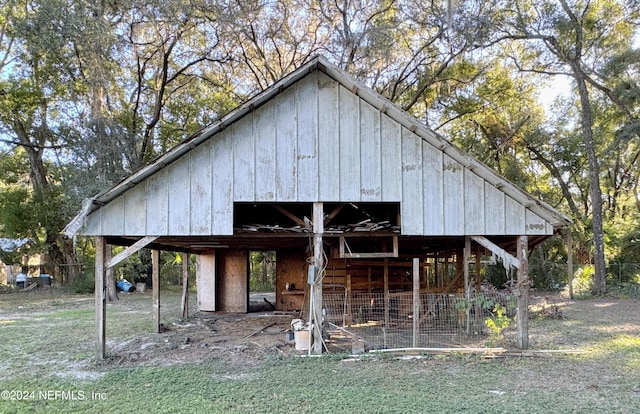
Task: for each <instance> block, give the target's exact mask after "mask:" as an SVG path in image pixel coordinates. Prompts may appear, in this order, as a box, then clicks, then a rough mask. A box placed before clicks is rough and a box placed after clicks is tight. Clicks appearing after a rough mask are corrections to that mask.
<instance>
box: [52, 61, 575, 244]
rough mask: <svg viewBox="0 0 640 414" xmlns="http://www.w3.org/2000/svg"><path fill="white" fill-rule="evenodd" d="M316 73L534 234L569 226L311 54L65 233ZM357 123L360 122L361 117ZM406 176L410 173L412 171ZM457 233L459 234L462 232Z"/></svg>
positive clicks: (125, 183) (101, 198) (104, 198)
mask: <svg viewBox="0 0 640 414" xmlns="http://www.w3.org/2000/svg"><path fill="white" fill-rule="evenodd" d="M316 71H318V72H320V73H322V74H324V75H325V76H326V77H328V78H329V79H331V80H332V81H335V82H336V83H337V84H338V85H339V86H340V87H341V88H342V89H344V90H345V91H347V92H346V93H347V94H350V95H353V96H354V97H357V98H356V99H359V100H360V101H362V102H365V103H366V105H368V107H371V108H373V109H374V110H375V111H377V113H379V114H381V115H380V116H381V117H384V118H385V119H389V120H391V121H392V122H395V123H397V124H398V125H399V126H400V127H401V130H402V133H403V138H402V140H403V142H404V140H405V138H404V136H405V135H407V136H410V137H409V138H411V139H412V138H414V137H418V138H419V140H421V141H422V142H423V145H422V146H423V147H424V146H425V145H424V144H427V145H426V147H427V148H428V150H429V151H432V152H433V151H435V152H437V153H440V154H442V155H441V157H443V159H445V158H446V160H448V161H447V162H449V161H450V163H449V164H447V162H445V161H442V163H445V164H446V165H444V167H442V168H445V169H446V168H449V167H452V168H453V170H454V171H455V170H456V169H462V170H463V171H462V172H460V173H459V174H462V177H463V178H462V180H464V177H467V176H469V177H470V181H473V180H475V181H477V182H479V185H480V186H484V188H485V189H483V190H481V193H478V194H476V195H475V196H477V197H480V198H482V197H484V198H485V199H488V198H490V196H491V194H494V195H495V194H499V195H500V196H501V197H502V196H503V195H504V197H505V198H506V199H507V200H510V201H512V202H513V203H515V204H517V205H518V206H520V207H521V208H520V211H521V212H522V214H521V213H518V214H520V215H522V216H523V219H522V221H525V219H524V215H525V214H524V213H527V214H530V215H531V216H532V217H534V220H533V221H534V222H535V223H534V225H535V226H541V227H540V229H539V231H537V233H536V234H550V232H551V233H552V232H553V231H554V230H556V229H558V228H562V227H566V226H567V225H568V224H570V223H571V220H570V219H569V218H568V217H567V216H565V215H564V214H562V213H560V212H558V211H557V210H555V209H554V208H552V207H551V206H549V205H548V204H546V203H544V202H542V201H540V200H538V199H536V198H534V197H533V196H531V195H529V194H528V193H526V192H525V191H523V190H521V189H520V188H518V187H517V186H515V185H514V184H512V183H511V182H509V181H508V180H506V179H505V178H504V177H502V176H500V175H499V174H497V173H496V172H495V171H493V170H492V169H491V168H489V167H487V166H486V165H484V164H482V163H481V162H479V161H478V160H476V159H474V158H473V157H471V156H470V155H469V154H467V153H465V152H464V151H462V150H460V149H459V148H457V147H456V146H455V145H453V144H452V143H450V142H449V141H447V140H446V139H444V138H442V137H441V136H439V135H438V134H436V133H435V132H433V131H432V130H430V129H429V128H428V127H427V126H425V125H424V124H422V123H421V122H420V121H418V120H417V119H416V118H414V117H413V116H411V115H409V114H408V113H406V112H404V111H402V110H401V109H399V108H398V107H397V106H395V105H394V104H393V103H391V102H390V101H389V100H387V99H386V98H384V97H382V96H381V95H379V94H378V93H376V92H374V91H373V90H371V89H370V88H368V87H366V86H365V85H363V84H362V83H360V82H358V81H356V80H355V79H353V78H352V77H351V76H349V75H348V74H346V73H345V72H343V71H342V70H340V69H339V68H337V67H336V66H334V65H332V64H331V63H329V62H328V61H327V60H326V59H325V58H323V57H322V56H317V57H315V58H313V59H312V60H311V61H309V62H308V63H307V64H305V65H303V66H302V67H300V68H299V69H297V70H296V71H294V72H293V73H291V74H290V75H288V76H286V77H285V78H283V79H282V80H280V81H279V82H277V83H276V84H274V85H273V86H272V87H270V88H268V89H266V90H265V91H263V92H262V93H260V94H258V95H256V96H255V97H253V98H252V99H250V100H248V101H247V102H245V103H244V104H242V105H241V106H239V107H238V108H236V109H235V110H233V111H231V112H230V113H228V114H227V115H225V116H223V117H221V118H220V119H218V120H217V121H216V122H215V123H213V124H212V125H211V126H209V127H206V128H204V129H202V130H201V131H199V132H198V133H196V134H194V135H192V136H191V137H189V138H187V139H185V140H184V141H183V142H181V143H180V144H178V145H176V146H175V147H173V148H172V149H170V150H169V151H168V152H166V153H165V154H163V155H161V156H160V157H158V158H157V159H156V160H155V161H154V162H153V163H151V164H149V165H148V166H146V167H144V168H142V169H140V170H138V171H137V172H135V173H133V174H132V175H130V176H129V177H127V178H125V179H124V180H122V181H120V182H119V183H117V184H116V185H114V186H112V187H111V188H109V189H107V190H105V191H103V192H101V193H99V194H97V195H96V196H94V197H93V198H91V199H89V200H85V203H83V208H82V211H80V213H79V214H78V215H77V216H76V217H75V218H74V219H73V220H72V221H71V222H70V223H69V224H68V225H67V227H66V228H65V230H64V232H65V233H66V234H67V235H68V236H72V235H74V234H77V233H79V232H81V230H83V231H84V234H100V230H99V229H97V228H94V229H93V230H92V231H90V232H89V233H87V232H86V227H87V226H86V224H87V217H89V216H91V215H92V213H95V212H96V211H98V210H101V209H102V207H104V206H107V205H109V204H110V203H113V202H114V201H116V200H119V199H122V197H123V195H125V194H126V193H127V192H130V191H132V189H134V188H135V187H136V186H139V185H140V184H141V183H144V182H145V181H146V180H149V179H150V178H152V177H153V176H154V175H155V174H157V173H159V172H160V171H163V170H164V169H166V167H168V166H170V165H173V164H175V163H176V162H177V161H179V160H181V159H183V157H185V156H186V155H187V154H189V153H195V150H196V149H198V148H201V145H202V144H204V143H207V141H209V140H211V138H212V137H215V136H217V135H224V132H225V130H226V129H227V128H228V127H230V126H232V125H234V124H236V123H238V122H239V121H241V120H242V119H243V118H245V117H247V116H248V115H250V114H253V113H255V111H257V110H258V109H259V108H261V107H263V106H265V105H267V104H269V103H271V102H273V101H274V99H275V98H276V97H278V95H280V94H283V93H285V92H286V91H287V90H289V89H290V87H292V86H293V85H295V84H297V83H299V82H301V80H303V79H304V78H305V77H307V76H308V75H309V74H312V73H314V72H316ZM318 112H320V111H318ZM343 115H344V114H343V113H340V114H339V116H340V117H342V116H343ZM333 121H336V120H335V119H334V120H333ZM316 122H320V121H316ZM358 122H361V121H358ZM399 139H400V138H399ZM234 145H235V144H234ZM298 145H300V144H298ZM398 145H399V144H398ZM403 145H404V144H403ZM411 145H413V148H412V149H416V151H418V152H420V151H425V150H424V149H421V147H420V145H418V146H417V147H416V146H415V145H417V144H415V143H413V142H412V143H411ZM210 151H211V152H213V150H211V149H210ZM410 156H411V155H410V152H409V151H405V152H403V154H402V163H403V168H404V169H405V170H406V171H409V170H410V169H411V168H413V167H412V166H411V165H404V164H405V161H406V158H407V157H410ZM212 162H214V161H212ZM412 162H413V163H421V162H426V161H425V160H422V155H420V156H419V160H417V161H416V160H414V161H412ZM408 164H411V162H409V163H408ZM421 168H426V167H422V166H421ZM295 173H296V171H295V169H294V174H295ZM403 174H404V173H403ZM408 174H410V172H409V173H408ZM312 179H313V178H312ZM413 179H414V180H415V183H416V184H418V185H419V184H420V183H421V182H422V181H421V180H422V175H421V176H420V177H417V176H416V177H413ZM464 189H466V187H464ZM361 191H374V190H368V189H364V188H363V189H361ZM422 191H424V192H427V191H426V190H421V192H420V194H421V196H422ZM428 195H429V194H424V196H422V197H424V198H425V199H426V198H427V197H428ZM316 198H318V199H317V200H316V201H337V200H323V199H321V198H320V197H319V195H317V192H316ZM372 200H374V199H372ZM234 201H235V200H234ZM242 201H251V200H250V199H247V200H242ZM258 201H260V200H258ZM262 201H264V200H262ZM274 201H279V200H277V199H274ZM280 201H281V200H280ZM291 201H296V199H292V200H291ZM307 201H308V200H307ZM343 201H351V200H343ZM363 201H364V200H363ZM398 201H400V200H398ZM403 201H404V199H403ZM457 202H461V203H464V202H465V200H458V201H457ZM122 203H124V201H122ZM421 205H422V204H421ZM102 214H103V215H104V214H108V212H107V213H104V212H102ZM120 214H121V215H122V214H124V213H120ZM94 216H95V214H94ZM403 216H404V215H403ZM407 216H408V215H407ZM487 219H488V218H487V217H483V220H487ZM422 220H423V219H422V218H421V221H420V223H422ZM540 220H542V221H543V222H541V221H540ZM404 225H405V221H404V217H403V228H404ZM425 226H426V224H425ZM527 226H528V225H527ZM549 227H550V228H549ZM536 228H537V227H536ZM147 233H148V232H147ZM403 233H404V231H403ZM467 233H468V232H467ZM201 234H203V233H201ZM225 234H229V233H228V232H227V233H225ZM407 234H420V231H419V230H416V231H410V232H409V233H407ZM456 234H459V232H458V233H456ZM471 234H473V233H471Z"/></svg>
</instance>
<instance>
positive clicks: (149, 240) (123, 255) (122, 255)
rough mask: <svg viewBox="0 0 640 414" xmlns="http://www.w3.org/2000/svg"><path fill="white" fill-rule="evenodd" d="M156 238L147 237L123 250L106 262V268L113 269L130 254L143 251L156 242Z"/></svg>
mask: <svg viewBox="0 0 640 414" xmlns="http://www.w3.org/2000/svg"><path fill="white" fill-rule="evenodd" d="M157 238H158V236H147V237H143V238H141V239H140V240H138V241H137V242H135V243H133V244H132V245H131V246H129V247H127V248H126V249H124V250H123V251H121V252H120V253H118V254H116V255H115V256H113V258H112V259H111V260H109V261H108V262H107V265H106V266H107V268H112V267H114V266H115V265H117V264H118V263H120V262H121V261H123V260H124V259H126V258H127V257H129V256H131V255H132V254H134V253H136V252H137V251H138V250H140V249H143V248H144V247H146V246H148V245H149V244H151V243H153V241H154V240H156V239H157Z"/></svg>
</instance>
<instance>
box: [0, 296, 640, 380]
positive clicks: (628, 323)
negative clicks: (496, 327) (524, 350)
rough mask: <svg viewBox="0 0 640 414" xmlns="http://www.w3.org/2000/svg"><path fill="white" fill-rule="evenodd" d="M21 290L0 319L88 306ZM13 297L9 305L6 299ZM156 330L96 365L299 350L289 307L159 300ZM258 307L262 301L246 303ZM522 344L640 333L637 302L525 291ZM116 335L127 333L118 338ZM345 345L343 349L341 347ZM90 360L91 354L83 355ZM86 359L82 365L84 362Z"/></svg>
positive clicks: (118, 312)
mask: <svg viewBox="0 0 640 414" xmlns="http://www.w3.org/2000/svg"><path fill="white" fill-rule="evenodd" d="M17 295H21V293H12V294H4V295H0V299H8V298H10V299H11V301H10V302H11V303H5V304H4V305H1V306H0V320H2V319H4V320H19V319H20V318H24V317H25V309H19V305H18V303H19V302H20V300H21V299H25V300H26V301H27V302H28V305H25V306H28V307H29V309H28V310H29V311H30V312H47V311H50V310H54V309H60V308H61V307H65V306H71V305H69V303H72V302H73V303H75V305H73V306H74V307H76V308H77V307H80V308H85V309H86V310H88V309H90V308H92V306H93V301H92V298H91V297H84V298H77V297H75V298H74V296H66V297H63V298H58V297H53V298H47V294H46V293H45V294H43V293H34V294H33V295H29V296H24V297H23V298H21V297H20V296H17ZM140 297H141V296H136V295H131V296H129V295H123V296H122V298H121V301H120V303H119V304H118V305H116V306H115V307H112V306H109V307H108V310H107V315H108V316H107V318H116V319H119V318H126V317H127V316H129V315H132V314H135V315H150V313H151V309H150V306H149V305H150V302H149V301H148V300H146V299H145V300H141V299H140ZM13 302H15V303H13ZM164 303H165V304H164V305H163V308H162V312H164V315H165V316H164V319H163V320H164V327H165V329H164V332H162V333H145V332H137V333H136V332H125V333H124V334H123V335H122V336H120V339H119V338H118V335H111V337H110V332H109V331H107V355H108V357H107V359H106V360H105V361H104V362H103V364H104V365H107V366H108V365H116V366H119V365H127V366H157V365H160V366H168V365H173V364H181V363H189V362H193V363H195V362H198V361H203V360H204V359H206V358H211V357H213V358H220V359H221V360H224V361H225V362H226V363H228V364H233V365H234V366H237V367H238V368H242V367H245V368H248V369H250V368H251V367H255V366H257V365H259V364H260V363H261V362H262V361H264V358H265V357H267V356H268V355H270V354H275V355H278V354H284V355H289V354H303V353H306V352H305V351H300V350H297V349H296V348H295V343H294V341H293V340H290V339H289V338H288V335H287V331H288V330H290V328H291V321H292V319H294V318H298V317H299V315H297V314H295V313H282V312H274V311H271V310H268V308H267V309H265V310H260V311H256V312H252V313H249V314H219V313H201V312H198V313H192V315H191V317H190V318H189V319H188V320H186V321H181V320H178V319H176V318H174V319H173V321H170V320H171V317H170V315H178V314H179V296H177V295H174V297H172V298H170V299H165V302H164ZM260 304H262V305H264V304H263V303H262V300H260V301H259V302H254V303H253V305H254V307H255V306H257V305H260ZM531 315H532V320H531V322H530V348H531V349H538V350H539V349H544V350H567V349H569V350H572V349H574V350H579V349H581V348H585V347H589V346H590V345H591V344H593V343H594V341H595V340H596V339H597V338H600V339H602V338H603V337H607V336H614V335H621V334H623V335H631V336H640V300H637V299H606V298H604V299H593V300H581V301H570V300H568V299H567V298H566V297H563V295H562V294H560V293H547V292H534V293H533V294H532V296H531ZM552 321H555V322H552ZM122 337H127V338H129V339H125V340H122V339H121V338H122ZM92 339H93V333H92V332H91V333H90V334H89V333H87V339H86V343H85V344H84V346H85V347H87V348H88V349H92V348H93V343H92ZM513 344H515V329H513V328H510V329H509V330H508V331H507V332H506V333H505V340H504V343H503V345H504V346H505V347H509V348H510V347H511V346H512V345H513ZM344 350H345V351H350V349H348V348H345V349H344ZM89 359H91V360H92V359H93V358H89ZM89 359H88V360H87V364H91V363H92V362H91V361H89Z"/></svg>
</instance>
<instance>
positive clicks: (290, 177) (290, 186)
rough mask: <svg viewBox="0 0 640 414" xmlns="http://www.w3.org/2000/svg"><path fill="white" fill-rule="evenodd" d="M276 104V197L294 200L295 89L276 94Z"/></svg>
mask: <svg viewBox="0 0 640 414" xmlns="http://www.w3.org/2000/svg"><path fill="white" fill-rule="evenodd" d="M274 104H275V105H276V118H275V121H276V160H275V161H276V199H277V200H278V201H296V198H297V194H296V192H297V176H296V174H297V168H296V167H297V164H298V163H297V158H298V154H297V152H298V151H297V150H298V146H297V145H296V144H297V143H296V139H297V136H296V133H297V128H296V126H297V122H296V106H295V90H294V89H292V88H290V89H287V90H285V91H283V92H282V93H281V94H280V95H278V96H277V97H276V98H275V100H274Z"/></svg>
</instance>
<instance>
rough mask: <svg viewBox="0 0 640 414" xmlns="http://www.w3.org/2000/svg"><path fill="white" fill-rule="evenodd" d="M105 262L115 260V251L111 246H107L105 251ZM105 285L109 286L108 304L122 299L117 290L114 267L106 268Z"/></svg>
mask: <svg viewBox="0 0 640 414" xmlns="http://www.w3.org/2000/svg"><path fill="white" fill-rule="evenodd" d="M104 258H105V262H106V263H109V262H110V261H111V259H112V258H113V251H112V249H111V246H107V248H106V250H105V255H104ZM105 272H106V273H105V279H106V280H105V285H106V286H107V302H117V301H118V300H119V299H120V298H119V297H118V289H116V279H115V277H114V276H113V267H106V270H105Z"/></svg>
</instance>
